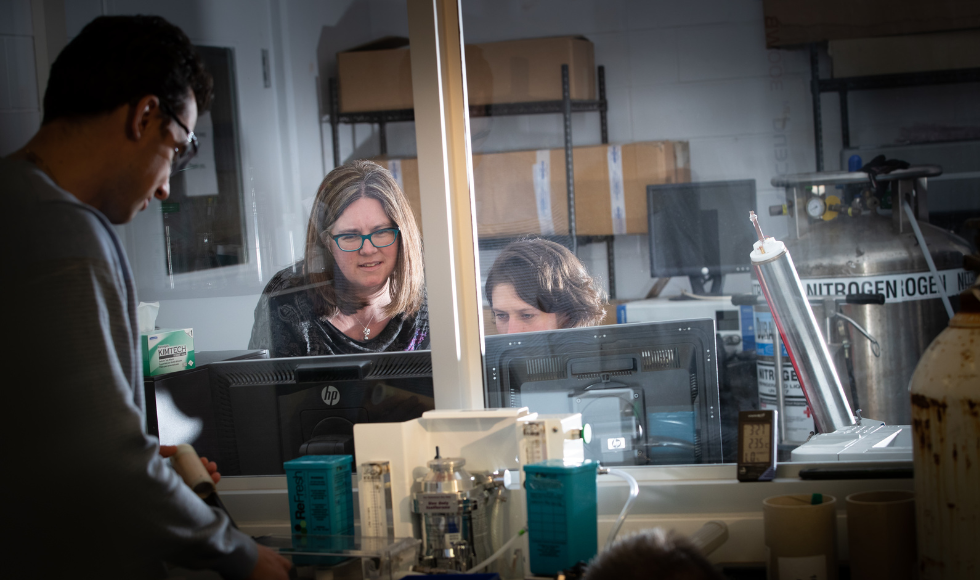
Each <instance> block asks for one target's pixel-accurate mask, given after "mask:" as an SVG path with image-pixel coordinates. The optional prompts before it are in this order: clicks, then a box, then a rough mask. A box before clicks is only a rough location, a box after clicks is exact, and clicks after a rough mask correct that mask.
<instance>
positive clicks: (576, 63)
mask: <svg viewBox="0 0 980 580" xmlns="http://www.w3.org/2000/svg"><path fill="white" fill-rule="evenodd" d="M563 64H567V65H568V85H569V92H570V94H571V98H572V99H576V100H595V99H596V77H595V74H596V73H595V54H594V50H593V46H592V43H591V42H589V40H588V39H586V38H585V37H582V36H556V37H551V38H528V39H524V40H507V41H504V42H488V43H484V44H471V45H467V46H466V89H467V93H468V96H469V101H470V104H471V105H485V104H490V103H526V102H533V101H558V100H561V98H562V92H561V91H562V89H561V65H563Z"/></svg>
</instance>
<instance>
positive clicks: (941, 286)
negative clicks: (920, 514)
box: [770, 165, 973, 425]
mask: <svg viewBox="0 0 980 580" xmlns="http://www.w3.org/2000/svg"><path fill="white" fill-rule="evenodd" d="M941 173H942V169H941V168H940V167H938V166H934V165H931V166H922V167H911V168H909V169H903V170H896V171H893V172H891V173H888V174H883V175H879V176H877V181H878V182H879V183H880V184H881V185H882V187H881V188H879V191H874V190H871V189H869V188H867V187H866V186H867V185H868V183H869V178H868V175H867V174H866V173H863V172H821V173H804V174H797V175H783V176H779V177H775V178H773V179H772V184H773V185H774V186H776V187H783V188H785V189H786V202H785V205H783V206H776V208H775V209H777V210H778V211H770V213H771V214H778V213H785V214H786V215H788V217H789V219H790V224H789V234H788V236H787V237H786V239H784V241H785V243H786V247H787V249H788V250H789V251H790V252H791V253H792V255H793V261H794V263H795V265H796V269H797V272H798V273H799V277H800V279H801V281H802V283H803V286H804V288H805V290H806V293H807V295H808V297H810V298H814V297H820V296H840V295H845V294H856V293H865V294H870V293H875V294H879V293H880V294H884V295H885V304H883V305H880V304H847V303H844V304H839V305H838V306H839V312H840V313H842V314H844V315H845V316H847V317H848V318H850V319H852V320H854V321H855V322H856V323H857V325H859V326H860V327H862V328H863V329H865V330H866V331H867V333H868V334H869V335H871V336H873V337H876V338H877V339H878V340H879V341H880V343H881V344H880V353H879V354H880V356H875V350H877V348H876V345H875V343H873V342H872V341H870V340H867V339H865V338H864V337H862V336H860V332H859V331H858V330H856V328H857V327H856V326H854V325H852V324H850V323H848V324H838V323H837V322H839V320H835V321H834V323H833V324H830V325H825V324H822V325H821V326H822V328H821V331H822V332H826V331H827V330H826V327H828V326H829V331H830V334H831V336H825V337H824V338H825V340H826V342H827V343H828V346H830V348H831V351H832V355H834V358H835V361H836V363H837V365H838V367H837V372H838V374H839V376H840V377H841V379H842V381H843V382H844V391H845V393H846V394H847V396H848V399H849V402H850V404H851V408H852V409H861V410H862V413H861V414H862V416H864V417H873V418H875V419H880V420H882V421H884V422H886V423H888V424H890V425H895V424H898V425H909V424H910V423H911V420H912V416H911V407H910V404H909V397H908V395H907V394H906V388H907V387H908V383H909V379H910V378H911V376H912V371H913V370H914V369H915V365H916V363H917V362H918V360H919V357H920V356H921V354H922V353H923V351H924V350H925V349H926V347H927V346H928V345H929V343H930V342H931V341H932V340H933V339H934V338H935V337H936V336H937V335H938V334H939V333H940V332H941V331H942V330H943V329H944V328H945V326H946V323H947V322H948V321H949V316H948V314H947V311H946V308H945V307H944V304H943V300H944V298H943V297H942V294H943V293H945V294H947V295H948V296H955V295H956V294H958V293H959V292H961V291H962V290H963V289H965V287H966V286H969V284H971V283H972V281H973V278H972V277H971V276H969V275H968V274H967V273H966V272H965V271H964V270H963V269H962V264H963V255H964V254H968V253H969V244H968V243H967V242H966V241H965V240H963V239H961V238H959V237H957V236H955V235H953V234H951V233H949V232H946V231H944V230H941V229H939V228H937V227H934V226H932V225H930V224H928V223H926V222H927V221H928V219H929V209H928V189H927V178H928V177H934V176H938V175H940V174H941ZM837 186H842V189H838V188H837ZM881 190H885V192H884V193H882V191H881ZM905 203H908V207H909V209H911V215H910V212H909V211H907V210H906V209H905ZM771 209H773V208H771ZM913 220H914V221H916V222H917V223H918V226H919V228H920V229H921V234H922V239H923V241H924V242H925V245H926V246H927V247H928V251H929V254H930V258H931V259H932V261H933V262H934V265H935V267H936V269H937V270H938V272H937V274H933V273H931V272H930V267H929V264H928V260H927V259H926V257H925V254H924V252H923V249H922V245H921V244H920V243H919V241H918V239H917V236H916V234H915V232H914V230H913V224H912V221H913ZM811 304H812V303H811ZM814 306H815V312H814V314H816V318H817V320H819V321H823V320H824V319H826V314H825V313H823V312H822V311H821V308H820V306H817V305H814ZM827 314H830V313H827ZM845 344H846V345H848V346H849V352H848V353H847V354H848V355H849V357H850V360H851V362H852V365H853V374H851V373H849V372H848V369H847V368H842V366H843V363H844V362H845V361H846V358H845V357H844V356H843V353H839V352H837V351H838V350H839V349H842V348H847V347H845ZM851 376H853V380H852V378H851ZM855 394H856V397H855V396H854V395H855ZM855 398H856V399H857V400H854V399H855Z"/></svg>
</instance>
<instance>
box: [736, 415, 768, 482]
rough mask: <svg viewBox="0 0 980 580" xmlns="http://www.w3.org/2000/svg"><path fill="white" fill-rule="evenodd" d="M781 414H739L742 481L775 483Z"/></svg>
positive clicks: (739, 450) (739, 477)
mask: <svg viewBox="0 0 980 580" xmlns="http://www.w3.org/2000/svg"><path fill="white" fill-rule="evenodd" d="M776 421H777V413H776V411H774V410H769V411H741V412H739V414H738V471H737V473H738V480H739V481H771V480H772V479H773V478H774V477H775V476H776V426H777V423H776Z"/></svg>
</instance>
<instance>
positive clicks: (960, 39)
mask: <svg viewBox="0 0 980 580" xmlns="http://www.w3.org/2000/svg"><path fill="white" fill-rule="evenodd" d="M827 51H828V52H829V53H830V58H831V59H832V60H833V63H834V66H833V75H834V77H835V78H843V77H858V76H868V75H887V74H899V73H910V72H924V71H934V70H955V69H963V68H976V67H980V30H957V31H954V32H937V33H933V34H913V35H907V36H889V37H884V38H855V39H847V40H831V41H830V43H829V46H828V49H827Z"/></svg>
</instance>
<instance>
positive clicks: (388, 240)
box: [320, 228, 398, 252]
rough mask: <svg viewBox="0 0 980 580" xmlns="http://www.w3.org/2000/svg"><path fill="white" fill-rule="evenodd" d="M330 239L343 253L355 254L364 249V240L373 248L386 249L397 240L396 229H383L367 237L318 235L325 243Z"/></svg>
mask: <svg viewBox="0 0 980 580" xmlns="http://www.w3.org/2000/svg"><path fill="white" fill-rule="evenodd" d="M328 237H329V238H332V239H333V241H334V243H336V244H337V247H338V248H340V249H341V250H342V251H344V252H356V251H358V250H360V249H361V248H362V247H364V240H370V241H371V245H373V246H374V247H375V248H387V247H388V246H390V245H391V244H394V243H395V240H397V239H398V228H385V229H383V230H378V231H376V232H371V233H370V234H367V235H362V234H340V235H339V236H331V235H329V232H323V233H322V234H320V239H321V240H323V241H324V242H326V241H327V240H326V239H325V238H328Z"/></svg>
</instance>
